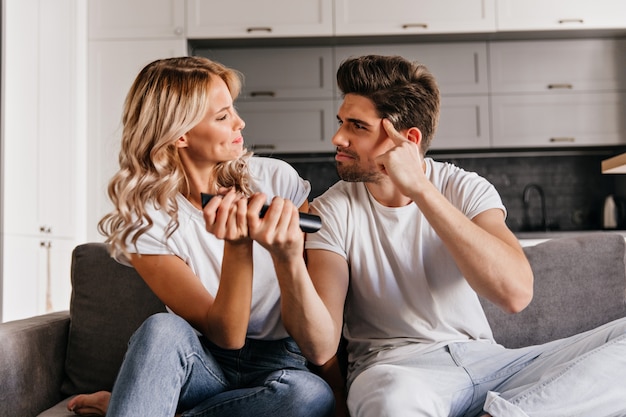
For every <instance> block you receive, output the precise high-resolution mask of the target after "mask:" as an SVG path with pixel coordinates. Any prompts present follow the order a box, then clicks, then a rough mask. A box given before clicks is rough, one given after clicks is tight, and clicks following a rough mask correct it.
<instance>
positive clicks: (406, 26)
mask: <svg viewBox="0 0 626 417" xmlns="http://www.w3.org/2000/svg"><path fill="white" fill-rule="evenodd" d="M414 28H419V29H428V25H427V24H426V23H405V24H404V25H402V29H414Z"/></svg>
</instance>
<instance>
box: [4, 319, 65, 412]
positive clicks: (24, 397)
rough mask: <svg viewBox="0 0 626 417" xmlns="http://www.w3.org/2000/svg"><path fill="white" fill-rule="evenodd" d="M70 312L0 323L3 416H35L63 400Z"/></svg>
mask: <svg viewBox="0 0 626 417" xmlns="http://www.w3.org/2000/svg"><path fill="white" fill-rule="evenodd" d="M69 324H70V316H69V312H67V311H61V312H56V313H50V314H45V315H41V316H36V317H31V318H28V319H23V320H16V321H11V322H6V323H2V324H0V375H2V377H1V378H0V416H34V415H37V414H39V413H40V412H42V411H43V410H45V409H47V408H49V407H52V406H53V405H54V404H56V403H58V402H59V401H61V399H62V398H61V382H62V381H63V376H64V371H63V369H64V364H65V352H66V350H67V336H68V330H69Z"/></svg>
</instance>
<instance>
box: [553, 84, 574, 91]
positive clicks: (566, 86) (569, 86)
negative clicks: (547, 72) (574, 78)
mask: <svg viewBox="0 0 626 417" xmlns="http://www.w3.org/2000/svg"><path fill="white" fill-rule="evenodd" d="M572 88H574V86H573V85H572V84H565V83H564V84H548V89H550V90H556V89H563V90H571V89H572Z"/></svg>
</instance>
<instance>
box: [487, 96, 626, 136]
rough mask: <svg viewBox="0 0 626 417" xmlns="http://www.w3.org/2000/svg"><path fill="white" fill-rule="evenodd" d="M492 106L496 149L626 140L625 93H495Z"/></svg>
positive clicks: (493, 134)
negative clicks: (496, 94) (625, 122)
mask: <svg viewBox="0 0 626 417" xmlns="http://www.w3.org/2000/svg"><path fill="white" fill-rule="evenodd" d="M491 109H492V117H493V131H492V136H493V146H494V147H496V148H499V147H503V148H510V147H515V148H523V147H572V146H597V145H621V144H625V143H626V126H625V125H624V122H623V121H624V119H625V117H626V114H624V109H625V106H624V95H623V94H619V93H617V92H612V93H568V94H558V95H554V94H552V95H551V94H545V95H542V94H527V95H523V94H518V95H498V96H493V97H492V107H491Z"/></svg>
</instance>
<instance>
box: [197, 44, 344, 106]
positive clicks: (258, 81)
mask: <svg viewBox="0 0 626 417" xmlns="http://www.w3.org/2000/svg"><path fill="white" fill-rule="evenodd" d="M195 54H196V55H201V56H205V57H207V58H209V59H212V60H215V61H218V62H221V63H222V64H224V65H227V66H229V67H231V68H235V69H236V70H238V71H240V72H241V73H242V74H243V76H244V83H243V88H242V91H241V95H240V96H239V98H238V99H239V100H248V99H251V100H272V99H302V98H307V99H311V98H330V97H332V96H333V91H334V85H335V71H334V69H333V54H332V50H331V48H329V47H304V46H303V47H298V48H287V47H277V48H212V49H197V50H196V51H195Z"/></svg>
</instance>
